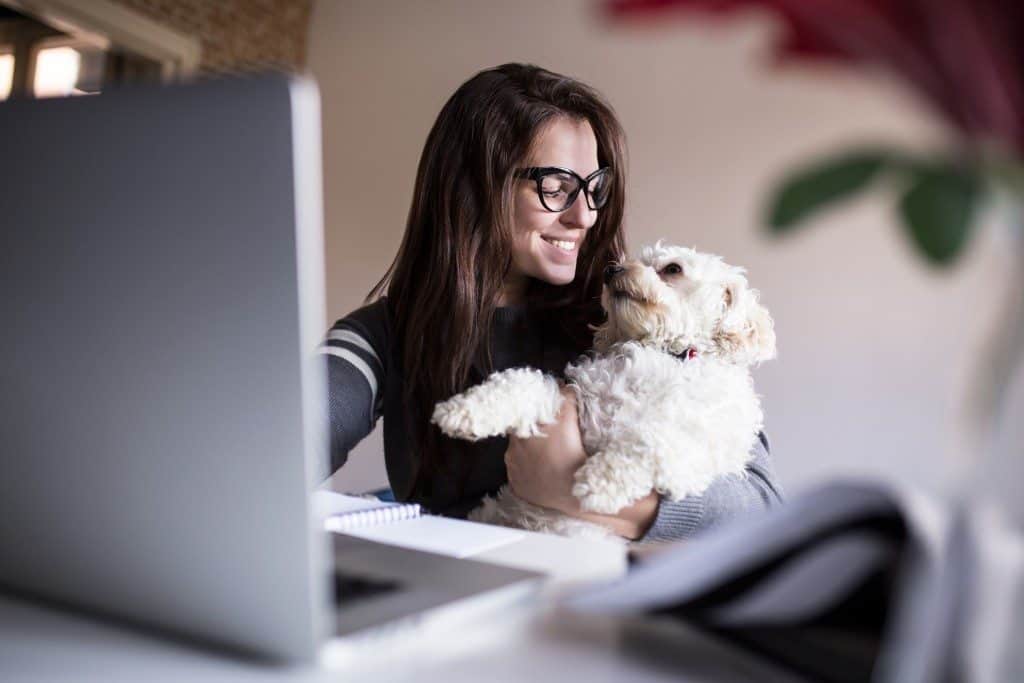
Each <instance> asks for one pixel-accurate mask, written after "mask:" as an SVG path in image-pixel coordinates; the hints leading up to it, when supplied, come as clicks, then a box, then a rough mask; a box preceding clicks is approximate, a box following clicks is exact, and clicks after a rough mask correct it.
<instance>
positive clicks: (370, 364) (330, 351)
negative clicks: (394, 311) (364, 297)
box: [319, 299, 390, 471]
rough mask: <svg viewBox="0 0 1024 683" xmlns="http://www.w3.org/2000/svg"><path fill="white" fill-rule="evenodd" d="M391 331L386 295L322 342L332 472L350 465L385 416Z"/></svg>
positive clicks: (335, 328) (341, 322)
mask: <svg viewBox="0 0 1024 683" xmlns="http://www.w3.org/2000/svg"><path fill="white" fill-rule="evenodd" d="M389 330H390V326H389V325H388V319H387V308H386V302H385V300H383V299H381V300H379V301H376V302H374V303H372V304H369V305H367V306H364V307H362V308H360V309H358V310H356V311H353V312H352V313H350V314H349V315H347V316H345V317H344V318H342V319H341V320H339V321H338V322H336V323H335V324H334V326H333V327H331V329H330V330H329V331H328V332H327V335H326V337H325V338H324V341H323V343H322V344H321V345H320V349H319V350H320V353H321V354H322V355H323V356H324V358H325V359H326V363H327V381H328V387H327V393H328V404H329V408H330V426H331V470H332V471H334V470H336V469H338V468H339V467H341V466H342V465H344V464H345V461H346V460H347V459H348V453H349V451H351V450H352V448H354V447H355V445H356V444H358V443H359V442H360V441H361V440H362V439H363V438H364V437H365V436H366V435H367V434H369V433H370V432H371V431H373V428H374V425H376V423H377V420H378V419H379V418H380V415H381V412H382V408H383V403H384V379H385V377H386V370H387V362H386V361H387V358H388V355H387V354H388V342H389Z"/></svg>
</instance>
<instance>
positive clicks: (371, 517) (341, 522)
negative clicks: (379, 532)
mask: <svg viewBox="0 0 1024 683" xmlns="http://www.w3.org/2000/svg"><path fill="white" fill-rule="evenodd" d="M419 516H420V506H419V504H417V503H405V504H403V505H386V506H381V507H379V508H370V509H369V510H355V511H353V512H346V513H344V514H340V515H332V516H331V517H328V518H327V519H326V520H325V522H324V527H325V528H326V530H327V531H347V530H350V529H361V528H364V527H368V526H376V525H378V524H389V523H391V522H400V521H402V520H405V519H413V518H415V517H419Z"/></svg>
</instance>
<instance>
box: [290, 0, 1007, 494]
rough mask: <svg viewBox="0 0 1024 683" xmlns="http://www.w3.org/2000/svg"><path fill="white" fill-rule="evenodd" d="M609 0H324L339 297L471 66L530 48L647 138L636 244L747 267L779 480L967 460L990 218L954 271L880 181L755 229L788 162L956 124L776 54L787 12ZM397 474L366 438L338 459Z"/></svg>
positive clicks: (333, 252) (989, 301)
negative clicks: (782, 229)
mask: <svg viewBox="0 0 1024 683" xmlns="http://www.w3.org/2000/svg"><path fill="white" fill-rule="evenodd" d="M599 9H600V7H599V4H598V3H591V2H586V1H584V0H573V1H564V2H563V1H561V0H559V1H558V2H552V1H551V0H542V1H530V2H515V3H509V2H502V1H500V0H488V1H486V2H484V1H477V2H469V1H464V2H456V1H453V0H448V1H445V2H429V3H426V2H419V1H418V0H406V1H402V2H397V1H396V2H388V1H385V2H380V1H372V0H371V1H365V2H364V1H361V2H341V1H335V0H321V1H320V2H318V3H317V6H316V8H315V11H314V17H313V22H312V33H311V36H310V54H309V65H310V68H311V69H312V71H313V73H314V75H315V76H316V77H317V78H318V79H319V81H320V87H321V91H322V96H323V110H324V111H323V114H324V115H323V120H324V142H325V148H324V155H325V159H324V163H325V182H326V191H325V196H326V219H327V258H328V263H327V267H328V270H327V272H328V312H329V316H330V317H332V319H334V318H337V317H340V316H341V315H343V314H344V313H346V312H347V311H349V310H351V309H353V308H355V307H356V306H358V305H359V304H360V302H361V300H362V297H363V296H364V295H365V294H366V292H367V291H368V290H369V288H370V287H371V286H372V285H373V284H374V283H375V282H376V280H377V278H379V277H380V275H381V274H382V273H383V272H384V270H385V268H386V267H387V266H388V264H389V263H390V261H391V259H392V257H393V256H394V254H395V251H396V249H397V247H398V244H399V240H400V239H401V234H402V230H403V224H404V220H405V215H406V211H407V210H408V206H409V201H410V198H411V190H412V183H413V180H414V175H415V170H416V163H417V160H418V158H419V154H420V151H421V149H422V145H423V142H424V140H425V137H426V134H427V131H428V130H429V128H430V126H431V124H432V123H433V120H434V117H435V116H436V115H437V112H438V111H439V110H440V107H441V105H442V104H443V103H444V101H445V100H446V99H447V97H448V96H449V95H450V94H451V93H452V92H453V91H454V89H455V88H456V87H457V86H458V85H459V84H460V83H462V82H463V81H464V80H466V79H467V78H469V77H470V76H471V75H472V74H474V73H475V72H476V71H478V70H480V69H483V68H486V67H489V66H494V65H497V64H500V63H503V62H507V61H529V62H534V63H537V64H540V65H542V66H545V67H547V68H550V69H553V70H555V71H560V72H563V73H567V74H571V75H574V76H578V77H579V78H581V79H583V80H584V81H586V82H588V83H590V84H591V85H593V86H595V87H596V88H598V89H599V90H600V91H601V92H603V93H604V94H605V95H606V97H607V98H608V99H609V100H610V101H611V103H612V105H613V106H614V107H615V108H616V109H617V111H618V113H619V115H620V117H621V119H622V122H623V125H624V127H625V129H626V132H627V135H628V141H629V150H630V169H629V188H628V194H627V197H628V206H627V230H628V235H629V243H630V247H631V248H636V247H637V246H639V245H641V244H643V243H647V242H649V241H653V240H655V239H657V238H659V237H667V238H669V239H671V240H674V241H678V242H682V243H685V244H691V245H696V246H697V247H698V248H700V249H703V250H707V251H713V252H718V253H720V254H722V255H723V256H725V257H726V260H728V261H730V262H732V263H736V264H741V265H744V266H746V267H747V268H748V269H749V273H750V280H751V282H752V284H753V285H754V286H756V287H758V288H759V289H761V291H762V297H763V301H764V302H765V303H766V305H767V306H768V307H769V309H770V310H771V311H772V313H773V315H774V317H775V321H776V329H777V331H778V337H779V348H780V357H779V359H778V360H776V361H773V362H771V363H769V364H767V365H765V366H763V367H762V368H761V369H759V370H758V371H757V383H758V387H759V390H760V391H761V392H762V393H763V395H764V403H765V408H766V414H767V430H768V433H769V437H770V438H771V440H772V444H773V448H774V452H775V455H776V463H777V466H778V469H779V472H780V475H781V478H782V480H783V483H784V485H785V486H786V487H787V488H788V489H789V490H790V491H794V490H798V489H801V488H804V487H806V486H808V485H810V484H813V483H815V482H818V481H821V480H823V479H825V478H829V477H833V476H835V475H837V474H841V473H856V474H872V475H880V476H883V477H887V478H897V479H900V478H902V479H910V478H915V479H920V480H921V481H922V482H923V483H925V484H926V485H929V486H934V485H939V484H941V483H942V482H943V481H944V480H949V479H950V478H952V477H954V476H958V475H957V472H958V469H959V468H958V467H957V466H956V465H958V463H959V464H962V461H959V460H957V456H958V453H959V452H960V451H961V449H962V445H963V439H964V432H963V430H962V425H961V417H960V416H961V398H962V396H963V392H964V387H965V384H966V380H967V378H968V376H969V374H970V372H971V370H972V363H975V362H978V361H979V359H978V358H977V357H976V353H975V352H976V349H977V347H978V344H979V343H980V341H981V339H982V336H983V332H984V330H985V328H986V326H987V325H988V324H989V321H990V318H991V317H992V312H993V305H994V303H995V301H994V300H995V296H996V294H997V293H998V291H999V289H998V282H999V272H1000V271H999V268H1000V267H1001V262H1000V261H999V258H998V252H999V248H1000V245H999V243H998V239H997V238H996V237H995V235H996V232H995V231H992V230H986V231H985V232H984V233H983V239H982V240H976V241H975V243H974V244H973V248H972V249H971V251H970V253H969V254H968V256H967V258H966V259H965V260H964V261H963V262H962V263H961V264H960V265H959V266H958V267H957V268H956V269H954V270H953V271H952V272H942V273H938V272H934V271H932V270H930V269H929V268H927V267H926V266H925V265H924V264H923V263H922V262H921V260H920V259H919V258H918V257H917V256H916V254H914V253H913V251H912V250H911V249H910V247H909V245H908V244H907V242H906V240H905V239H903V236H902V235H901V234H900V233H899V231H898V230H897V227H896V225H895V223H894V222H893V221H892V220H891V218H890V210H889V208H890V207H889V204H890V200H889V198H888V197H886V196H884V195H881V194H879V195H875V196H874V197H873V198H872V199H869V200H861V201H858V202H856V203H854V204H852V205H850V206H848V207H846V208H844V209H842V210H840V211H837V212H835V213H833V214H831V215H829V216H827V217H825V218H823V219H821V220H820V221H818V222H817V223H816V224H815V225H813V226H808V229H807V230H806V231H805V232H804V233H802V234H799V235H794V236H793V237H792V238H791V239H786V240H781V241H776V240H770V239H768V238H766V236H765V235H764V232H763V230H762V229H761V228H759V225H758V219H759V215H760V210H761V203H762V201H763V197H764V192H765V190H766V189H767V188H768V187H770V186H771V184H772V182H773V181H774V180H775V179H776V178H778V177H779V174H780V172H782V171H783V170H784V169H786V168H787V167H788V166H789V165H790V164H792V163H793V162H799V161H803V160H806V159H807V158H809V157H810V156H813V155H816V154H819V153H822V152H825V151H828V150H831V149H834V148H835V147H836V146H837V145H839V146H841V145H843V144H846V143H850V142H857V141H861V140H867V141H877V140H888V141H897V142H900V143H905V144H909V145H913V146H921V145H927V144H928V143H929V142H930V141H935V140H937V139H941V131H940V130H939V129H938V126H937V124H936V123H935V122H934V121H933V120H932V119H931V118H930V117H929V115H928V113H927V111H926V110H924V109H923V108H922V107H920V106H918V105H917V104H916V102H914V101H912V100H911V99H910V97H909V96H907V95H906V94H905V93H904V92H903V91H901V90H900V88H899V87H898V85H896V84H892V83H888V82H886V81H884V80H882V79H880V78H878V77H876V78H874V79H870V80H869V79H868V78H866V77H862V76H859V75H855V74H850V73H846V72H840V71H835V70H826V69H823V68H809V67H798V68H792V67H790V68H786V69H781V70H780V69H771V68H769V67H767V66H766V65H765V60H763V59H761V55H762V54H763V53H764V51H765V48H766V45H767V44H768V40H769V34H770V32H771V29H772V27H771V25H770V24H769V23H768V22H767V21H765V20H763V19H759V18H758V17H748V18H747V19H744V20H742V21H739V22H735V21H734V22H727V23H723V24H718V25H709V24H707V23H699V24H698V23H689V24H685V23H683V22H681V21H673V22H669V23H666V24H664V25H662V26H660V27H659V26H653V25H628V26H627V25H617V26H611V25H608V24H607V22H605V21H603V19H602V17H601V16H600V14H599ZM339 476H340V477H341V479H342V481H343V483H344V484H345V485H348V486H350V487H351V488H353V489H359V488H366V487H368V486H370V485H374V484H380V483H384V481H385V476H384V470H383V462H382V452H381V445H380V441H379V438H378V437H374V438H371V439H368V440H367V442H365V443H364V444H363V445H361V447H360V448H359V449H358V450H357V452H356V454H355V455H354V456H353V461H352V462H351V463H350V465H348V466H347V467H346V468H344V469H343V470H342V473H341V474H340V475H339Z"/></svg>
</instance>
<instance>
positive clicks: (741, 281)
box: [713, 276, 775, 365]
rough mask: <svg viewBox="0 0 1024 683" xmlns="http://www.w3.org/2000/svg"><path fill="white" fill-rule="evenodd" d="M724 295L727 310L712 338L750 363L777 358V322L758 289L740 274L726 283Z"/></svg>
mask: <svg viewBox="0 0 1024 683" xmlns="http://www.w3.org/2000/svg"><path fill="white" fill-rule="evenodd" d="M722 299H723V308H724V313H723V315H722V320H721V322H720V323H719V325H718V329H717V330H715V335H714V338H713V341H714V344H715V347H716V348H717V350H718V352H719V353H720V354H721V355H722V356H724V357H726V358H729V359H731V360H735V361H737V362H742V363H746V364H748V365H756V364H757V363H760V362H762V361H766V360H771V359H772V358H774V357H775V324H774V322H773V321H772V318H771V316H770V315H769V314H768V309H766V308H765V307H764V306H762V305H761V304H760V303H759V302H758V292H757V290H756V289H749V288H748V287H747V282H746V279H745V278H743V277H742V276H741V277H738V278H737V279H735V280H732V281H730V282H729V283H727V284H726V286H725V289H724V291H723V293H722Z"/></svg>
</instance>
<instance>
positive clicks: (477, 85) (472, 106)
mask: <svg viewBox="0 0 1024 683" xmlns="http://www.w3.org/2000/svg"><path fill="white" fill-rule="evenodd" d="M563 116H564V117H570V118H572V119H577V120H586V121H587V122H589V124H590V126H591V128H592V129H593V131H594V135H595V137H596V139H597V149H598V163H599V165H600V166H610V167H611V169H612V174H613V178H612V184H611V188H612V189H611V196H610V198H609V200H608V203H607V204H606V205H605V206H604V207H603V208H602V209H601V211H600V212H599V214H598V217H597V220H596V223H595V224H594V226H593V227H592V228H590V229H589V231H588V233H587V237H586V239H585V240H583V243H582V246H581V250H580V254H579V258H578V260H577V271H576V277H575V279H574V280H573V282H572V283H571V284H569V285H564V286H553V285H550V284H548V283H545V282H542V281H540V280H536V279H531V282H530V285H529V287H528V289H527V294H526V296H527V303H528V306H530V307H531V308H532V309H535V310H541V311H546V312H548V313H553V312H556V311H557V313H558V314H557V315H555V316H552V318H553V319H556V320H558V321H559V324H560V325H561V326H562V330H563V332H564V333H565V334H566V335H567V337H568V338H569V339H571V340H573V341H574V343H575V344H576V345H577V346H578V347H579V349H580V351H583V350H585V349H586V348H588V347H589V346H590V343H591V339H592V334H591V332H590V330H589V328H588V325H591V324H598V323H599V322H600V321H601V318H602V312H601V308H600V294H601V272H602V270H603V269H604V267H605V265H606V264H607V263H608V262H609V261H610V260H613V259H619V258H621V257H622V255H623V253H624V251H625V249H624V237H623V233H622V229H621V223H622V214H623V205H624V185H625V168H624V165H625V145H624V137H623V133H622V128H621V126H620V125H619V122H618V120H617V119H616V117H615V113H614V112H613V111H612V109H611V107H610V106H609V105H608V104H607V103H605V101H604V100H603V99H602V97H601V96H600V95H599V94H598V93H597V92H595V91H594V90H593V89H591V88H590V87H588V86H586V85H584V84H583V83H580V82H579V81H577V80H574V79H572V78H569V77H567V76H562V75H560V74H556V73H552V72H550V71H547V70H545V69H542V68H540V67H537V66H533V65H530V64H504V65H502V66H498V67H495V68H493V69H487V70H486V71H481V72H480V73H478V74H477V75H476V76H474V77H473V78H471V79H469V80H468V81H466V82H465V83H464V84H463V85H462V86H461V87H459V89H458V90H456V91H455V94H453V95H452V96H451V98H450V99H449V100H448V102H447V103H446V104H445V105H444V108H443V109H441V113H440V114H438V117H437V120H436V121H435V122H434V126H433V128H432V129H431V131H430V134H429V135H428V136H427V142H426V144H425V146H424V148H423V155H422V156H421V158H420V163H419V168H418V171H417V173H416V185H415V189H414V191H413V199H412V206H411V208H410V209H409V217H408V221H407V223H406V228H405V236H404V237H403V238H402V244H401V247H400V248H399V250H398V254H397V256H396V257H395V260H394V262H393V263H392V264H391V267H390V268H388V271H387V273H385V275H384V277H383V278H381V280H380V282H378V283H377V285H376V286H375V287H374V288H373V289H372V290H371V292H370V294H369V295H368V296H367V301H371V300H373V299H374V298H376V297H379V296H380V295H381V293H382V292H383V291H384V290H385V288H386V290H387V297H388V305H389V308H390V312H391V314H392V317H393V320H394V323H395V330H394V332H395V336H396V339H397V342H398V343H399V344H400V358H401V362H402V370H403V371H404V376H405V382H406V383H405V386H404V388H403V392H404V396H403V398H404V403H405V405H406V406H407V415H408V416H409V422H408V423H407V425H406V426H407V434H408V435H409V439H410V441H409V443H410V446H412V447H418V448H419V453H418V456H419V457H418V463H419V464H418V468H417V473H416V477H415V479H414V484H413V486H412V490H410V491H396V493H397V494H398V495H399V496H400V497H402V498H408V497H410V496H412V495H413V494H414V493H416V494H417V495H418V497H420V498H424V499H429V497H430V489H431V486H430V484H431V478H432V476H433V475H434V474H435V473H436V472H438V471H439V470H440V469H441V468H442V466H444V465H446V464H447V465H452V466H454V467H455V468H456V469H457V470H462V471H465V470H466V467H465V463H459V462H447V463H446V459H445V458H444V455H443V453H444V451H447V452H449V453H453V452H458V451H460V450H461V449H452V448H450V446H451V445H452V443H451V442H450V441H448V440H447V438H446V437H443V436H442V435H441V433H440V432H439V431H438V430H437V429H436V428H435V427H433V426H432V425H430V424H429V418H430V415H431V414H432V412H433V407H434V404H435V403H437V402H438V401H440V400H444V399H447V398H448V397H450V396H452V395H453V394H455V393H458V392H459V391H462V390H464V389H465V388H466V387H467V386H468V384H469V380H470V376H471V369H472V368H473V365H474V363H476V364H477V365H478V368H479V369H481V371H482V372H483V374H484V375H486V374H487V373H488V372H490V366H491V358H490V341H491V340H490V330H491V322H492V317H493V314H494V309H495V308H496V302H497V301H498V298H499V295H500V293H501V291H502V287H503V284H504V281H505V277H506V275H507V273H508V272H509V268H510V267H511V264H512V254H511V250H510V244H511V241H512V232H513V229H514V225H513V220H512V205H513V201H512V198H513V190H514V183H515V178H514V171H515V169H516V168H517V167H519V166H521V165H522V164H523V162H524V161H525V160H526V158H527V156H528V155H529V153H530V148H531V145H532V143H533V142H534V140H535V139H536V137H537V135H538V134H539V132H540V131H541V129H542V128H543V126H545V125H546V124H547V123H549V122H551V121H552V120H554V119H555V118H556V117H563ZM442 445H446V447H445V449H444V451H442ZM449 459H450V458H449Z"/></svg>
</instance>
